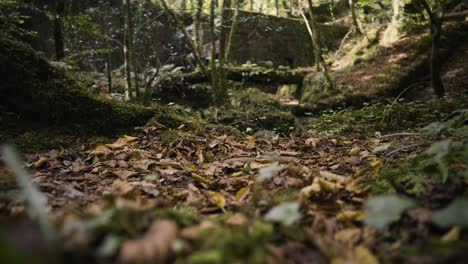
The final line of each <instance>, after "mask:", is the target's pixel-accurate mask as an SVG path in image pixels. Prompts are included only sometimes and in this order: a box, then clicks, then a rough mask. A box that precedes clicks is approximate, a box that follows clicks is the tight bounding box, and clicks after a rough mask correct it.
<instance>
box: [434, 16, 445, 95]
mask: <svg viewBox="0 0 468 264" xmlns="http://www.w3.org/2000/svg"><path fill="white" fill-rule="evenodd" d="M431 24H432V25H431V27H432V30H431V32H432V52H431V82H432V89H434V92H435V94H436V95H437V96H438V97H443V96H444V94H445V87H444V83H443V82H442V77H441V76H440V71H441V63H440V37H441V34H442V23H440V22H438V21H434V22H432V23H431Z"/></svg>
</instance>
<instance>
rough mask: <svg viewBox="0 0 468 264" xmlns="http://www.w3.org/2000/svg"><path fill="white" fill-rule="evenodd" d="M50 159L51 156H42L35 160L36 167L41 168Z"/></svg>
mask: <svg viewBox="0 0 468 264" xmlns="http://www.w3.org/2000/svg"><path fill="white" fill-rule="evenodd" d="M48 161H49V158H46V157H40V158H39V160H37V161H36V162H34V168H36V169H39V168H40V167H42V166H44V165H45V164H46V163H47V162H48Z"/></svg>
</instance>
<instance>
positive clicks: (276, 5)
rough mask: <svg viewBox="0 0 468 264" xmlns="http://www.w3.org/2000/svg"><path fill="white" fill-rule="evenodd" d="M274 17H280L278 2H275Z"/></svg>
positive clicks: (276, 0)
mask: <svg viewBox="0 0 468 264" xmlns="http://www.w3.org/2000/svg"><path fill="white" fill-rule="evenodd" d="M275 9H276V16H279V15H280V7H279V0H275Z"/></svg>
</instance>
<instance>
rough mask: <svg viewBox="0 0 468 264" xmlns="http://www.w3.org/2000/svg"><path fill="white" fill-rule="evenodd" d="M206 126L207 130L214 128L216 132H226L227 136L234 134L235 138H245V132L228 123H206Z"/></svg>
mask: <svg viewBox="0 0 468 264" xmlns="http://www.w3.org/2000/svg"><path fill="white" fill-rule="evenodd" d="M206 128H207V129H209V130H214V131H216V132H218V133H222V134H226V135H229V136H234V137H235V138H237V139H245V137H246V136H247V135H246V134H244V133H242V132H241V131H239V129H237V128H235V127H233V126H230V125H224V124H207V125H206Z"/></svg>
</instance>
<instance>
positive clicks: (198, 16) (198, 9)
mask: <svg viewBox="0 0 468 264" xmlns="http://www.w3.org/2000/svg"><path fill="white" fill-rule="evenodd" d="M203 2H204V1H203V0H197V7H196V10H195V19H194V27H195V32H194V35H195V43H194V44H195V49H196V52H197V53H198V54H201V45H202V43H201V39H200V22H201V16H202V11H203Z"/></svg>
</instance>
